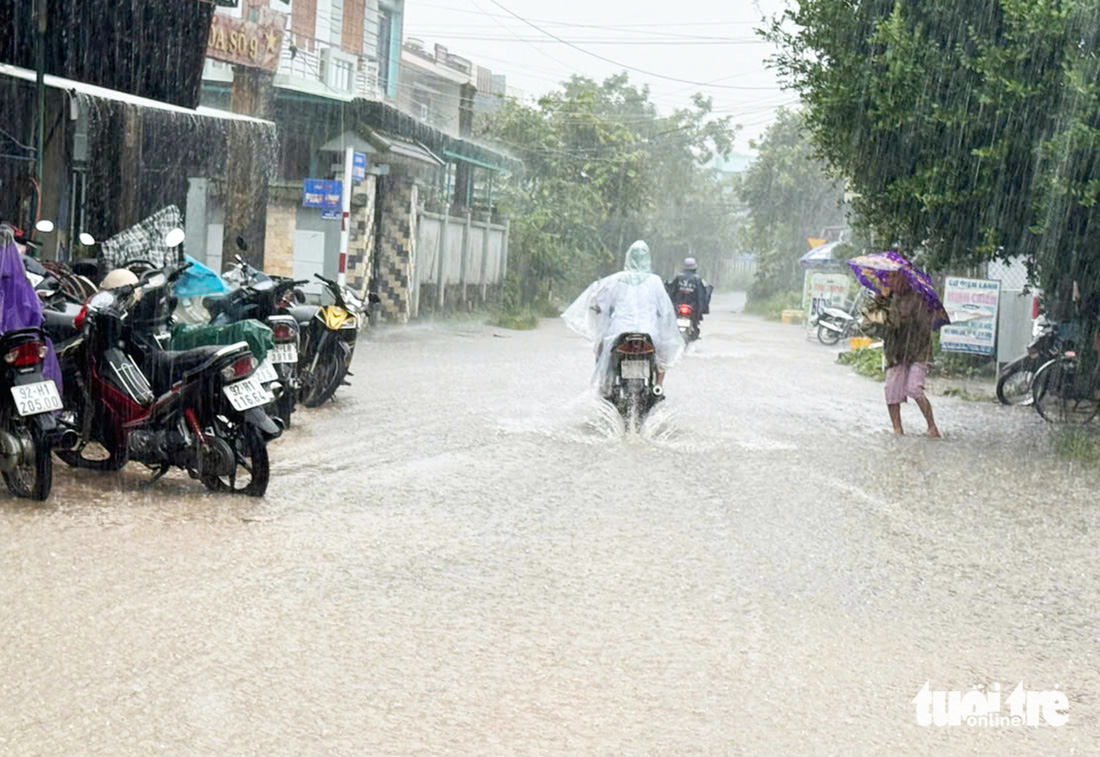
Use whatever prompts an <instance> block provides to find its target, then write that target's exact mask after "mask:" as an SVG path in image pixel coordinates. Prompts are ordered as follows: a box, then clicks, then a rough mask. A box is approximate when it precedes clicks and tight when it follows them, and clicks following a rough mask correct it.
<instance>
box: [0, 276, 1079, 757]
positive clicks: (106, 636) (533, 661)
mask: <svg viewBox="0 0 1100 757" xmlns="http://www.w3.org/2000/svg"><path fill="white" fill-rule="evenodd" d="M738 305H739V303H738V300H737V299H736V298H730V297H726V298H720V299H719V298H716V305H715V307H714V310H715V313H714V315H713V316H711V317H709V318H708V320H707V322H706V323H705V324H704V327H703V334H704V338H703V341H702V342H700V343H699V344H698V345H695V346H693V347H692V349H691V350H690V351H689V354H688V355H687V357H686V358H685V360H684V361H683V363H682V364H681V365H680V366H678V367H677V368H676V369H675V370H673V371H672V372H670V374H669V377H668V380H667V384H666V385H667V390H668V400H667V402H665V403H664V406H663V408H662V409H661V411H660V412H659V413H658V414H657V415H656V416H655V417H654V418H653V419H651V422H650V423H649V424H648V425H647V428H646V429H645V431H644V433H643V434H642V435H641V436H640V437H624V436H623V435H622V433H621V431H620V430H619V429H618V428H617V427H616V424H615V423H614V419H613V418H611V417H609V416H608V415H607V414H606V413H604V412H602V411H601V410H600V409H599V408H598V407H597V406H596V405H594V404H593V403H592V402H591V401H590V400H589V399H587V396H586V393H585V388H586V381H587V378H588V376H589V373H590V370H591V353H590V351H589V350H588V348H587V346H586V345H585V344H584V343H583V342H582V341H580V340H579V339H578V338H576V337H574V336H572V335H570V334H569V333H568V332H566V330H565V329H564V328H562V327H561V326H560V325H559V324H557V323H555V322H553V321H547V322H545V323H544V324H543V326H542V327H541V328H540V329H538V330H537V331H534V332H524V333H519V332H508V331H502V330H497V329H492V328H488V327H485V326H483V325H480V324H479V323H477V322H474V321H468V322H454V323H446V324H421V325H415V326H411V327H407V328H400V329H398V328H393V329H380V330H378V331H375V332H373V333H371V334H370V335H369V336H368V337H367V338H366V341H364V343H363V344H362V345H361V346H360V349H359V351H358V354H357V358H356V366H355V369H354V370H355V374H356V375H355V378H354V379H353V382H354V386H352V387H350V388H345V389H344V390H342V391H341V393H340V395H339V402H337V403H335V404H331V405H329V406H327V407H325V408H323V409H320V410H318V411H302V412H300V413H298V414H297V415H296V416H295V419H296V427H295V428H294V429H293V431H292V432H290V433H288V435H287V436H286V437H285V438H284V439H281V440H279V441H278V442H277V443H275V444H274V445H272V450H271V454H272V459H273V465H274V471H273V478H272V482H271V486H270V489H269V494H268V496H267V497H266V498H265V499H264V500H260V501H256V500H246V499H234V498H227V497H217V496H213V495H209V494H207V493H206V492H205V491H204V490H202V489H201V487H200V486H199V485H197V484H195V483H194V482H190V481H188V480H186V479H185V478H182V477H169V478H168V479H167V480H164V481H161V482H159V483H158V484H156V485H155V486H153V487H151V488H148V489H147V488H144V487H143V486H142V478H141V476H140V473H139V471H138V470H136V469H134V466H131V469H128V470H127V471H126V472H125V473H124V474H123V476H122V477H120V478H117V477H114V476H102V475H98V474H90V473H82V474H79V475H76V474H73V473H72V472H70V471H68V470H65V469H64V468H63V466H61V465H60V463H59V464H58V467H57V470H56V481H55V491H54V495H53V497H52V500H51V501H50V502H49V503H48V504H47V505H46V506H34V505H30V504H26V503H20V502H15V501H12V500H10V499H6V498H5V499H0V575H2V577H3V580H2V582H0V618H2V619H3V622H2V623H0V671H3V675H2V676H0V754H5V755H44V754H50V755H54V754H56V755H74V754H89V755H99V754H102V755H118V754H154V753H166V754H212V755H230V754H249V755H252V754H255V755H261V754H262V755H270V754H288V755H305V754H318V755H322V754H323V755H366V754H425V755H426V754H471V755H486V754H562V755H579V754H676V755H683V754H732V755H737V754H745V755H777V754H797V755H803V754H822V755H827V754H836V755H865V754H866V755H900V754H920V755H926V754H937V755H948V754H1001V755H1004V754H1028V755H1040V754H1042V755H1045V754H1050V755H1069V754H1080V755H1085V754H1095V753H1096V750H1097V749H1098V748H1100V718H1098V716H1100V700H1098V696H1100V667H1098V659H1097V655H1098V652H1100V625H1098V623H1100V602H1098V601H1100V577H1098V574H1097V570H1096V567H1097V552H1098V550H1097V546H1096V539H1097V534H1098V533H1100V514H1098V513H1100V497H1098V496H1097V492H1098V484H1100V479H1098V477H1097V476H1096V475H1095V474H1094V473H1089V472H1086V471H1083V470H1080V469H1078V468H1075V467H1073V466H1072V465H1070V464H1067V463H1064V462H1061V461H1059V460H1057V458H1056V457H1055V456H1054V453H1053V443H1052V435H1051V433H1050V431H1049V430H1048V429H1047V428H1046V427H1045V425H1044V424H1043V423H1042V421H1041V420H1040V419H1039V418H1038V417H1037V416H1036V415H1035V413H1034V412H1032V411H1029V410H1027V409H1025V408H1001V407H998V406H996V405H993V404H989V403H968V402H964V401H962V400H959V399H953V398H936V399H935V406H936V410H937V411H938V417H939V421H940V426H941V428H942V429H943V431H944V433H945V435H946V437H947V438H946V439H945V440H943V441H941V442H933V441H930V440H927V439H923V438H920V437H919V436H916V435H914V436H912V437H907V438H903V439H897V438H894V437H893V436H892V435H891V434H889V433H888V432H887V430H886V429H887V426H888V420H887V418H886V412H885V408H884V407H883V404H882V399H881V391H882V390H881V385H878V384H875V383H872V382H870V381H867V380H866V379H862V378H860V377H857V376H855V375H853V374H852V373H851V372H850V371H849V369H847V368H844V367H841V366H837V365H834V364H833V362H832V356H833V354H834V351H830V350H828V349H826V348H823V347H821V346H820V345H818V344H817V343H816V342H811V341H809V340H807V339H806V338H805V334H804V332H803V331H801V330H800V329H798V328H797V327H792V326H783V325H779V324H770V323H765V322H763V321H760V320H757V319H754V318H750V317H746V316H742V315H737V314H736V313H735V311H737V310H738ZM905 418H906V421H907V422H908V423H909V425H910V427H911V428H912V429H913V430H914V431H919V427H918V420H919V413H918V412H917V411H916V409H915V408H906V409H905ZM1021 681H1022V682H1023V683H1024V685H1025V688H1026V689H1034V690H1047V689H1049V690H1055V689H1056V690H1059V691H1061V692H1064V693H1065V694H1066V696H1067V697H1068V699H1069V702H1070V707H1069V721H1068V723H1067V724H1066V725H1065V726H1062V727H1060V728H1055V727H1050V726H1043V727H1038V728H1026V727H1005V728H993V727H982V726H967V725H962V726H959V727H947V728H938V727H929V728H924V727H921V726H919V725H918V724H917V721H916V717H915V706H914V705H913V704H912V700H913V698H914V697H915V696H916V695H917V693H918V691H919V690H920V689H921V687H922V686H923V685H924V684H925V682H929V684H930V687H931V689H932V690H960V691H963V692H966V691H968V690H969V689H970V688H971V687H973V686H976V685H978V686H985V685H991V684H1000V685H1001V686H1002V688H1003V690H1004V693H1005V698H1006V699H1007V696H1008V694H1009V692H1010V691H1011V690H1012V689H1013V688H1015V686H1016V684H1017V683H1019V682H1021ZM1005 710H1006V711H1007V705H1006V706H1005Z"/></svg>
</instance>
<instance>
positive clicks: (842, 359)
mask: <svg viewBox="0 0 1100 757" xmlns="http://www.w3.org/2000/svg"><path fill="white" fill-rule="evenodd" d="M836 361H837V363H839V364H840V365H847V366H849V367H850V368H851V369H852V370H853V371H855V372H856V373H857V374H859V375H860V376H866V377H867V378H869V379H874V380H875V381H885V380H886V371H884V370H883V369H882V348H881V347H878V348H874V349H872V348H871V347H864V348H863V349H858V350H851V351H849V352H842V353H840V354H839V355H837V358H836Z"/></svg>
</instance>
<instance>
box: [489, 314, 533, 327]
mask: <svg viewBox="0 0 1100 757" xmlns="http://www.w3.org/2000/svg"><path fill="white" fill-rule="evenodd" d="M489 324H490V325H492V326H496V327H497V328H502V329H512V330H513V331H530V330H531V329H536V328H538V325H539V316H538V314H537V313H534V312H532V311H531V310H530V309H524V310H520V311H519V312H518V313H507V312H504V311H503V310H502V311H500V312H499V313H496V314H494V315H493V317H492V318H491V319H490V320H489Z"/></svg>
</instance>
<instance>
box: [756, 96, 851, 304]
mask: <svg viewBox="0 0 1100 757" xmlns="http://www.w3.org/2000/svg"><path fill="white" fill-rule="evenodd" d="M755 147H757V149H758V155H757V158H756V160H755V161H753V163H752V165H751V166H750V167H749V169H748V170H747V171H746V172H745V173H744V175H743V176H741V177H740V180H739V182H738V187H737V192H738V196H739V197H740V198H741V200H742V201H743V202H744V203H745V205H746V206H747V208H748V211H749V217H748V220H747V222H746V224H745V226H744V228H743V230H742V234H741V236H740V239H739V241H740V244H741V247H742V248H743V249H746V250H749V251H752V252H754V253H756V260H757V266H758V268H757V274H756V279H755V281H754V282H753V285H752V288H751V289H750V290H749V298H750V300H753V299H759V298H767V297H769V296H770V295H772V294H774V293H776V292H780V291H784V290H788V289H793V288H795V287H798V286H801V284H802V275H803V273H802V271H801V270H799V269H798V265H797V263H798V259H799V258H801V257H802V256H803V255H805V254H806V253H807V252H808V251H809V249H810V248H809V246H808V245H807V241H806V240H807V239H808V238H809V237H815V236H817V235H818V234H820V233H821V230H822V229H824V228H825V227H828V226H839V225H842V224H843V223H844V216H845V211H844V208H843V206H842V203H843V198H844V190H843V188H842V187H841V186H840V185H839V184H837V183H836V182H835V181H833V180H832V179H830V178H828V177H827V176H826V173H825V167H824V166H823V165H822V164H821V162H820V161H818V160H817V159H816V158H815V157H814V155H813V149H812V146H811V144H810V141H809V139H808V137H807V135H806V133H805V131H804V126H803V123H802V117H801V116H800V115H799V114H797V113H791V112H790V111H786V110H780V111H779V116H778V120H777V121H776V122H775V123H774V124H772V126H771V127H769V128H768V130H767V132H766V134H765V135H764V138H763V139H762V140H761V142H760V144H758V145H755Z"/></svg>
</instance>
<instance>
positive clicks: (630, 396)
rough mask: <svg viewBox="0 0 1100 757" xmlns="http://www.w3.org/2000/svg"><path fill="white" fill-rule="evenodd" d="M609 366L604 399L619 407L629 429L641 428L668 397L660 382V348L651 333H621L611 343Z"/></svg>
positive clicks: (636, 429)
mask: <svg viewBox="0 0 1100 757" xmlns="http://www.w3.org/2000/svg"><path fill="white" fill-rule="evenodd" d="M608 370H609V371H610V383H609V385H608V386H607V388H606V391H607V394H605V396H604V399H606V400H607V401H608V402H610V403H611V404H612V405H614V406H615V408H616V409H617V410H618V411H619V414H620V415H621V416H622V417H623V420H624V421H625V422H626V425H627V430H629V431H638V430H639V429H640V428H641V426H642V424H643V423H644V422H645V419H646V417H647V416H648V415H649V412H650V411H651V410H652V409H653V406H654V405H656V404H657V403H658V402H660V401H661V400H662V399H663V398H664V390H663V388H662V387H661V386H660V384H658V383H657V351H656V349H655V348H654V346H653V340H652V339H651V338H650V336H649V334H620V335H619V337H618V338H617V339H616V340H615V342H614V344H613V345H612V347H611V358H610V363H609V366H608Z"/></svg>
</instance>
